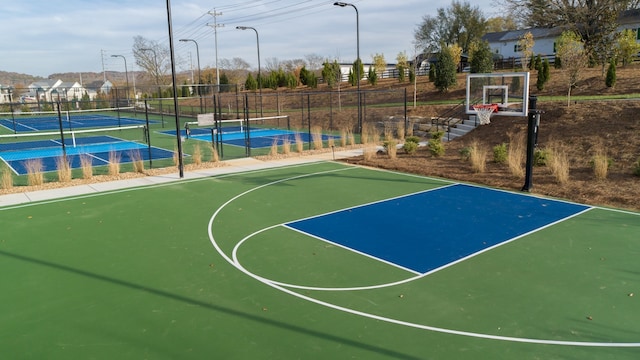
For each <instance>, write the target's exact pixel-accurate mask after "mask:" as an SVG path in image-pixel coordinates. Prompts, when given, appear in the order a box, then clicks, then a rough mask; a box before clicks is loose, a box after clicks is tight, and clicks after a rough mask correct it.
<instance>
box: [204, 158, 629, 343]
mask: <svg viewBox="0 0 640 360" xmlns="http://www.w3.org/2000/svg"><path fill="white" fill-rule="evenodd" d="M335 171H337V170H332V171H324V172H319V173H315V174H305V175H300V176H295V177H291V178H287V179H280V180H276V181H273V182H271V183H267V184H263V185H260V186H257V187H255V188H253V189H249V190H247V191H244V192H242V193H240V194H238V195H236V196H234V197H233V198H231V199H229V200H228V201H227V202H225V203H224V204H222V205H221V206H220V207H219V208H218V209H216V211H215V212H214V213H213V215H212V216H211V218H210V219H209V223H208V229H207V232H208V235H209V240H210V241H211V244H212V245H213V247H214V248H215V249H216V251H218V253H219V254H220V256H222V257H223V258H224V259H225V260H226V261H227V262H228V263H229V264H231V265H232V266H234V267H235V268H237V269H238V270H240V271H241V272H243V273H244V274H246V275H248V276H250V277H252V278H254V279H256V280H257V281H259V282H261V283H263V284H265V285H268V286H271V287H272V288H274V289H277V290H280V291H282V292H284V293H286V294H289V295H292V296H295V297H297V298H300V299H303V300H306V301H309V302H312V303H315V304H318V305H322V306H325V307H328V308H331V309H335V310H339V311H343V312H346V313H350V314H353V315H358V316H362V317H366V318H370V319H374V320H379V321H384V322H388V323H392V324H397V325H402V326H407V327H412V328H416V329H423V330H428V331H433V332H440V333H445V334H451V335H460V336H467V337H473V338H481V339H488V340H500V341H510V342H517V343H529V344H543V345H561V346H580V347H610V348H636V347H640V342H626V343H621V342H583V341H561V340H547V339H533V338H520V337H510V336H498V335H491V334H483V333H475V332H469V331H461V330H454V329H446V328H440V327H434V326H428V325H424V324H417V323H412V322H407V321H402V320H398V319H393V318H388V317H384V316H379V315H375V314H371V313H367V312H363V311H359V310H355V309H351V308H347V307H343V306H340V305H336V304H332V303H329V302H326V301H322V300H319V299H315V298H312V297H309V296H306V295H303V294H299V293H297V292H295V291H293V290H291V289H288V288H286V287H284V286H281V285H279V284H277V283H275V282H272V281H270V280H268V279H265V278H263V277H260V276H258V275H256V274H253V273H251V272H249V271H248V270H246V269H245V268H244V267H242V265H241V264H239V263H237V262H236V261H235V260H234V259H231V258H230V257H229V256H228V255H227V254H225V253H224V251H222V249H221V248H220V246H219V245H218V243H217V242H216V240H215V237H214V236H213V223H214V221H215V219H216V217H217V216H218V214H219V213H220V212H221V211H222V210H223V209H224V208H225V207H226V206H227V205H229V204H231V203H232V202H233V201H235V200H237V199H239V198H240V197H243V196H245V195H247V194H249V193H251V192H253V191H256V190H258V189H262V188H264V187H267V186H270V185H274V184H278V183H282V182H285V181H289V180H293V179H299V178H303V177H310V176H313V175H316V174H324V173H329V172H335ZM590 209H591V208H589V209H586V210H584V211H588V210H590ZM584 211H583V212H584ZM581 213H582V212H581ZM573 216H577V214H576V215H573ZM573 216H570V217H573ZM570 217H568V218H570ZM560 221H562V220H560ZM556 223H557V222H556ZM548 226H550V225H548ZM513 240H515V239H512V240H511V241H513ZM236 246H237V244H236ZM234 249H236V248H234ZM234 251H235V250H234Z"/></svg>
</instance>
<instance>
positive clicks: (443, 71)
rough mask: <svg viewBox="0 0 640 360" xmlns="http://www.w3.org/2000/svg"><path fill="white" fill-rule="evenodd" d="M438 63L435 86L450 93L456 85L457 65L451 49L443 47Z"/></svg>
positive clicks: (436, 65)
mask: <svg viewBox="0 0 640 360" xmlns="http://www.w3.org/2000/svg"><path fill="white" fill-rule="evenodd" d="M437 58H438V61H437V62H436V64H435V68H436V70H435V72H436V74H435V81H434V85H435V86H436V87H437V88H438V90H440V91H441V92H447V91H449V88H450V87H451V86H453V85H455V84H456V81H457V80H456V63H455V61H454V59H453V54H452V51H451V48H450V47H448V46H444V45H443V46H442V49H441V50H440V52H439V53H438V56H437Z"/></svg>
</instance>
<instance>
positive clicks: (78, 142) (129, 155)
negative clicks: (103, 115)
mask: <svg viewBox="0 0 640 360" xmlns="http://www.w3.org/2000/svg"><path fill="white" fill-rule="evenodd" d="M73 141H75V143H74V142H73ZM64 153H66V155H67V160H68V161H69V163H70V165H71V168H72V169H77V168H80V167H81V162H80V155H81V154H84V155H86V156H88V157H89V158H90V159H91V162H92V166H105V165H108V164H109V158H110V156H111V153H114V154H115V156H116V157H117V158H118V159H119V161H120V163H121V164H125V163H130V162H133V161H135V160H136V159H141V160H145V161H146V160H149V159H154V160H156V159H158V160H159V159H168V158H172V157H173V152H172V151H168V150H165V149H161V148H157V147H149V146H148V145H146V144H142V143H138V142H135V141H129V140H123V139H120V138H117V137H113V136H108V135H99V136H89V137H82V138H76V139H75V140H71V139H65V151H64V152H63V150H62V141H61V140H60V139H47V140H36V141H24V142H14V143H8V144H0V159H2V160H3V161H4V162H5V163H6V164H7V165H8V166H9V167H10V168H11V169H12V170H13V171H14V172H15V173H16V174H18V175H26V174H27V173H28V171H27V162H28V161H29V160H32V159H40V160H41V162H42V171H43V172H49V171H57V170H58V164H57V163H58V160H59V158H60V157H61V156H62V155H63V154H64Z"/></svg>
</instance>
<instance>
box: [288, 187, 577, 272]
mask: <svg viewBox="0 0 640 360" xmlns="http://www.w3.org/2000/svg"><path fill="white" fill-rule="evenodd" d="M586 209H588V207H587V206H584V205H578V204H572V203H566V202H561V201H555V200H550V199H541V198H536V197H532V196H526V195H519V194H514V193H509V192H505V191H498V190H492V189H485V188H479V187H474V186H469V185H462V184H457V185H453V186H448V187H443V188H439V189H435V190H431V191H426V192H422V193H417V194H412V195H409V196H404V197H400V198H395V199H391V200H386V201H382V202H377V203H373V204H369V205H365V206H360V207H356V208H352V209H347V210H342V211H338V212H334V213H329V214H326V215H322V216H318V217H313V218H309V219H303V220H299V221H294V222H291V223H288V224H286V226H288V227H291V228H293V229H295V230H298V231H300V232H303V233H307V234H310V235H312V236H315V237H318V238H321V239H324V240H326V241H329V242H332V243H335V244H339V245H341V246H344V247H346V248H349V249H353V250H355V251H358V252H360V253H364V254H366V255H369V256H371V257H374V258H378V259H381V260H384V261H387V262H389V263H392V264H394V265H396V266H398V267H402V268H405V269H408V270H411V271H414V272H417V273H420V274H423V273H426V272H429V271H432V270H434V269H438V268H441V267H443V266H445V265H447V264H450V263H452V262H455V261H458V260H460V259H463V258H465V257H467V256H470V255H472V254H476V253H478V252H482V251H483V250H486V249H488V248H490V247H493V246H497V245H499V244H502V243H504V242H507V241H509V240H511V239H513V238H516V237H519V236H521V235H524V234H526V233H529V232H531V231H534V230H536V229H540V228H542V227H545V226H547V225H550V224H552V223H554V222H556V221H559V220H562V219H565V218H567V217H570V216H573V215H575V214H577V213H579V212H582V211H584V210H586ZM416 229H418V230H416Z"/></svg>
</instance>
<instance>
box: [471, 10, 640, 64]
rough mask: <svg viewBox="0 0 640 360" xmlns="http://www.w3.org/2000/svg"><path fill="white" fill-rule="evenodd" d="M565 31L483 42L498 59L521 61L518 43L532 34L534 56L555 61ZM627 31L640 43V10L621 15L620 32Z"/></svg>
mask: <svg viewBox="0 0 640 360" xmlns="http://www.w3.org/2000/svg"><path fill="white" fill-rule="evenodd" d="M565 29H566V28H565V27H554V28H530V29H522V30H512V31H501V32H493V33H487V34H485V35H484V36H483V37H482V40H485V41H487V42H488V43H489V47H490V48H491V51H492V52H493V53H494V54H495V55H496V56H497V57H500V58H503V59H509V58H514V59H519V58H520V57H522V52H521V49H520V46H519V45H518V42H519V41H520V39H521V38H522V37H523V36H524V34H526V33H527V32H530V33H531V34H532V35H533V39H534V41H535V43H534V45H533V54H541V55H542V56H547V57H549V58H550V60H553V58H554V56H555V52H556V39H557V38H558V37H559V36H560V35H561V34H562V32H563V31H564V30H565ZM625 29H631V30H633V31H635V32H636V41H638V42H640V9H633V10H627V11H624V12H622V13H621V14H620V16H619V17H618V32H622V31H623V30H625Z"/></svg>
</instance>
